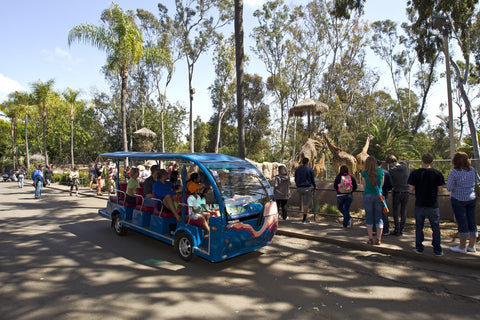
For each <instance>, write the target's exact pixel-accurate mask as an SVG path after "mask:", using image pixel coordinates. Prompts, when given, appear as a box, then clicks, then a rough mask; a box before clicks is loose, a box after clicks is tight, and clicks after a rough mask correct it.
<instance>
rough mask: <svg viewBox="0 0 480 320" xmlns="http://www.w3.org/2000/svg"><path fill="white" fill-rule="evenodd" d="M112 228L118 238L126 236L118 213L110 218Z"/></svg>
mask: <svg viewBox="0 0 480 320" xmlns="http://www.w3.org/2000/svg"><path fill="white" fill-rule="evenodd" d="M112 228H113V230H115V233H116V234H118V235H119V236H124V235H126V234H127V228H125V227H124V226H123V225H122V218H121V216H120V214H119V213H117V214H115V215H114V216H113V218H112Z"/></svg>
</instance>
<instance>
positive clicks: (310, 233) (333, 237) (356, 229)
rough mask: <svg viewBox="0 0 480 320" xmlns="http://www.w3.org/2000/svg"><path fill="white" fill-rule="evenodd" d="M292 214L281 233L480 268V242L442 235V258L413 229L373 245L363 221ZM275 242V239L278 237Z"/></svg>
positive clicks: (280, 224)
mask: <svg viewBox="0 0 480 320" xmlns="http://www.w3.org/2000/svg"><path fill="white" fill-rule="evenodd" d="M50 188H54V189H58V190H61V191H65V192H69V190H70V187H69V186H66V185H60V184H56V183H55V184H52V185H50ZM79 194H80V195H81V196H90V197H97V198H101V199H105V201H106V200H107V199H108V193H104V194H103V195H102V196H97V194H96V192H95V191H91V190H89V189H88V188H79ZM291 214H292V217H290V216H289V218H288V219H287V220H282V219H279V222H278V230H277V234H278V235H283V236H288V237H296V238H301V239H306V240H312V241H318V242H325V243H329V244H334V245H337V246H340V247H344V248H350V249H355V250H362V251H372V252H379V253H383V254H388V255H395V256H401V257H404V258H408V259H412V260H419V261H429V262H435V263H443V264H447V265H451V266H457V267H464V268H471V269H475V270H480V250H479V249H480V245H479V246H477V250H479V251H478V252H476V253H468V254H461V253H456V252H452V251H450V250H449V247H451V246H454V245H457V244H458V239H455V240H453V239H452V238H442V248H443V254H444V255H443V256H442V257H436V256H435V255H434V254H433V248H432V239H431V237H429V236H425V241H424V242H423V244H424V246H425V251H424V252H423V253H422V254H418V253H416V252H414V251H413V248H414V247H415V233H414V232H405V233H404V234H403V235H402V236H398V237H397V236H393V235H390V236H387V237H382V244H381V245H380V246H373V245H368V244H367V243H366V242H367V240H368V236H367V230H366V227H365V225H364V222H361V223H360V222H356V223H355V224H354V225H353V227H352V228H348V229H344V228H343V227H342V225H341V224H340V223H336V222H325V221H311V222H310V223H308V224H302V222H301V218H300V217H299V216H300V215H299V214H298V217H295V213H293V212H292V213H291ZM425 226H427V227H428V226H429V223H428V221H426V222H425ZM273 241H275V239H274V240H273Z"/></svg>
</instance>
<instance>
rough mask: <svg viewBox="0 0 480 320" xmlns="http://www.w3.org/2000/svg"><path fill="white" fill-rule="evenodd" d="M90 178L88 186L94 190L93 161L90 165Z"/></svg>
mask: <svg viewBox="0 0 480 320" xmlns="http://www.w3.org/2000/svg"><path fill="white" fill-rule="evenodd" d="M88 180H89V183H88V187H89V188H90V190H93V189H92V185H93V181H94V180H95V165H94V164H93V163H90V164H89V165H88Z"/></svg>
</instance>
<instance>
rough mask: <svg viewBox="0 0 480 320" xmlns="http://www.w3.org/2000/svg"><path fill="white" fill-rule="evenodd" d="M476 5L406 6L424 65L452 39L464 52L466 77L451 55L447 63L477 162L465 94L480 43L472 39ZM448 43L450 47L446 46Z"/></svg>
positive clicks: (442, 1) (467, 1)
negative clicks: (471, 65)
mask: <svg viewBox="0 0 480 320" xmlns="http://www.w3.org/2000/svg"><path fill="white" fill-rule="evenodd" d="M477 3H478V0H457V1H447V0H434V1H420V0H409V1H408V3H407V7H408V10H409V12H410V14H411V15H412V16H413V17H414V23H413V24H412V31H413V33H414V34H415V35H416V36H417V37H416V40H417V41H416V47H415V49H416V51H417V54H418V56H419V59H420V60H421V61H422V59H424V58H425V57H431V56H432V55H434V54H435V53H436V52H437V51H439V50H440V45H444V46H445V48H448V41H449V38H450V36H452V38H453V39H454V40H456V44H457V45H458V47H459V48H460V50H461V52H462V56H463V63H464V64H465V68H464V73H463V74H461V72H460V68H459V67H458V64H457V63H456V61H455V60H454V59H453V58H452V56H451V55H450V54H448V55H447V56H446V59H447V60H449V62H450V63H451V65H452V66H453V69H454V71H455V74H456V77H455V78H456V82H457V88H458V90H459V91H460V93H461V97H462V99H463V102H464V104H465V110H466V114H467V119H468V124H469V128H470V137H471V139H472V144H473V151H474V158H475V159H479V158H480V150H479V146H478V140H477V131H476V128H475V122H474V119H473V112H472V107H471V102H470V98H469V96H468V94H467V92H466V90H465V85H466V83H467V81H468V80H469V75H470V74H471V71H472V69H471V67H470V62H471V61H470V60H471V58H470V55H471V54H472V48H474V47H475V43H476V42H478V39H476V38H475V37H472V35H473V34H475V33H472V32H473V31H474V28H473V27H474V23H473V22H474V18H475V14H476V12H477V11H478V10H477V9H476V8H475V7H476V5H477ZM439 22H440V23H439ZM445 41H447V43H444V42H445ZM446 53H447V51H446ZM447 71H448V70H447ZM477 169H478V168H477Z"/></svg>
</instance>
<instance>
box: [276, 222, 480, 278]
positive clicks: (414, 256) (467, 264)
mask: <svg viewBox="0 0 480 320" xmlns="http://www.w3.org/2000/svg"><path fill="white" fill-rule="evenodd" d="M277 234H278V235H283V236H286V237H293V238H300V239H304V240H312V241H317V242H323V243H328V244H333V245H337V246H339V247H342V248H348V249H355V250H361V251H371V252H378V253H383V254H388V255H393V256H399V257H403V258H408V259H411V260H417V261H426V262H434V263H441V264H444V265H449V266H454V267H461V268H467V269H474V270H478V269H479V267H480V264H479V263H476V262H471V261H465V260H457V259H450V258H446V257H445V256H443V257H435V256H430V255H424V254H418V253H415V252H413V251H412V252H408V251H405V250H396V249H390V248H385V247H381V246H372V245H367V244H363V243H357V242H350V241H344V240H338V239H332V238H327V237H320V236H313V235H309V234H304V233H298V232H292V231H287V230H281V228H280V227H279V228H278V229H277Z"/></svg>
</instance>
